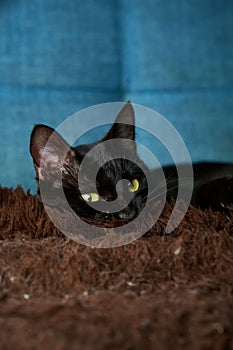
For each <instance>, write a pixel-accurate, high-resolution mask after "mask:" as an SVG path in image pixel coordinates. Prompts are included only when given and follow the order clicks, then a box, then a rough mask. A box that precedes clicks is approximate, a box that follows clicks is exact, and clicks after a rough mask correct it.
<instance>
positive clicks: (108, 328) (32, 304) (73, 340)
mask: <svg viewBox="0 0 233 350" xmlns="http://www.w3.org/2000/svg"><path fill="white" fill-rule="evenodd" d="M0 203H1V215H0V349H56V350H59V349H75V350H77V349H82V350H85V349H95V350H98V349H122V350H123V349H127V350H130V349H132V350H134V349H135V350H136V349H138V350H139V349H140V350H142V349H156V350H160V349H166V350H167V349H179V350H180V349H185V350H187V349H188V350H192V349H193V350H194V349H195V350H201V349H206V350H207V349H208V350H209V349H212V350H217V349H222V350H230V349H233V212H232V211H228V212H214V211H212V210H206V211H202V210H199V209H196V208H192V207H190V209H189V210H188V212H187V214H186V216H185V218H184V219H183V221H182V223H181V224H180V225H179V227H178V228H177V229H176V230H175V231H174V232H173V233H172V234H171V235H164V234H163V232H164V227H165V222H166V221H167V218H168V217H169V215H170V213H171V210H172V208H171V205H170V204H169V203H167V204H166V207H165V209H164V212H163V214H162V216H161V218H160V220H159V221H158V222H157V223H156V225H155V226H154V228H153V229H151V230H150V232H149V234H147V235H145V236H144V237H143V238H141V239H138V240H136V241H134V242H133V243H131V244H128V245H125V246H122V247H118V248H112V249H111V248H108V249H97V248H94V249H93V248H91V247H87V246H84V245H81V244H78V243H76V242H74V241H71V240H69V239H68V238H66V237H65V236H63V235H62V234H61V233H59V232H58V230H57V229H56V228H54V226H53V225H52V224H51V223H50V221H49V219H48V218H47V215H46V213H45V211H44V209H43V207H42V205H41V204H40V203H39V202H38V201H37V199H36V198H35V197H34V196H32V195H30V193H27V194H25V193H24V192H23V190H22V189H21V188H20V187H19V188H17V189H15V190H11V189H4V188H2V189H0Z"/></svg>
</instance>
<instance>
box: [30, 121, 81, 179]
mask: <svg viewBox="0 0 233 350" xmlns="http://www.w3.org/2000/svg"><path fill="white" fill-rule="evenodd" d="M48 141H49V142H48ZM30 153H31V156H32V158H33V162H34V167H35V170H36V175H37V179H38V180H45V179H49V177H50V175H51V171H54V170H55V171H56V170H62V169H63V168H64V167H66V166H67V165H68V164H69V162H70V160H71V158H72V157H74V155H75V152H74V150H73V149H72V147H71V146H70V145H69V144H68V143H67V142H66V141H65V140H64V139H63V137H62V136H61V135H60V134H59V133H57V132H56V131H55V130H54V129H52V128H50V127H49V126H47V125H43V124H39V125H36V126H35V127H34V129H33V131H32V133H31V139H30Z"/></svg>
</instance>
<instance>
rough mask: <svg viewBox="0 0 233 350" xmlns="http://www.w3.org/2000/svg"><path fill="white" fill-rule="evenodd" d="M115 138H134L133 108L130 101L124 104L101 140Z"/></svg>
mask: <svg viewBox="0 0 233 350" xmlns="http://www.w3.org/2000/svg"><path fill="white" fill-rule="evenodd" d="M115 138H124V139H129V140H133V141H134V140H135V117H134V109H133V106H132V104H131V103H130V102H126V103H125V104H124V106H123V107H122V109H121V110H120V112H119V113H118V115H117V117H116V119H115V122H114V124H113V125H112V127H111V129H110V130H109V132H108V133H107V135H106V136H105V137H104V139H103V141H105V140H109V139H115Z"/></svg>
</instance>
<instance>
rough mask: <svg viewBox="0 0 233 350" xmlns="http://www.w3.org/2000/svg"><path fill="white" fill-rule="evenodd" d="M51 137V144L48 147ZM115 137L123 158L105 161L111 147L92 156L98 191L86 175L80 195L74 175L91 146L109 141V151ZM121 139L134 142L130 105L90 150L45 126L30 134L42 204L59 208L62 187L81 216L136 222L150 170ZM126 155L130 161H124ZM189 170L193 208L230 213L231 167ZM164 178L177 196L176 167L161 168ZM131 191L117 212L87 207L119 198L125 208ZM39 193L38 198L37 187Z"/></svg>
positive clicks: (170, 192) (156, 194) (154, 173)
mask: <svg viewBox="0 0 233 350" xmlns="http://www.w3.org/2000/svg"><path fill="white" fill-rule="evenodd" d="M52 135H53V139H52V142H50V143H47V142H48V140H49V139H50V137H51V136H52ZM118 138H120V139H122V143H121V145H120V149H121V151H122V152H121V153H122V155H123V156H122V158H119V157H118V158H117V159H113V160H111V161H107V159H108V158H107V156H110V158H111V156H113V157H112V158H114V154H113V153H114V152H113V148H114V147H113V148H112V150H111V147H110V148H109V147H106V148H104V150H102V151H97V152H96V153H95V155H94V157H93V156H92V157H90V164H95V165H96V166H97V168H98V164H101V166H99V168H100V170H99V172H98V173H97V178H96V188H97V192H96V191H95V189H94V186H93V183H92V182H91V181H90V178H91V176H90V175H91V173H90V174H88V171H87V172H86V174H85V177H84V178H83V179H82V180H81V181H82V182H83V183H82V189H83V188H84V192H83V191H82V193H81V192H80V185H81V184H80V183H79V182H78V175H79V170H80V164H81V162H82V160H83V158H84V157H85V156H86V155H87V154H88V152H89V151H90V150H91V149H92V148H93V147H94V146H95V145H98V144H100V143H103V142H104V141H110V146H111V140H115V139H118ZM125 139H128V140H130V141H134V140H135V126H134V111H133V107H132V105H131V104H130V103H126V104H125V105H124V107H123V108H122V110H121V111H120V113H119V114H118V116H117V118H116V120H115V123H114V124H113V126H112V127H111V129H110V130H109V132H108V133H107V135H105V137H104V138H102V139H101V140H100V141H97V142H96V143H93V144H89V145H81V146H78V147H75V148H73V147H71V146H70V145H68V143H67V142H66V141H65V140H64V139H63V138H62V137H61V136H60V135H59V134H58V133H56V132H55V131H54V129H52V128H50V127H48V126H45V125H37V126H36V127H35V128H34V129H33V132H32V134H31V143H30V152H31V155H32V157H33V161H34V166H35V170H36V178H37V180H38V181H40V186H44V188H45V189H46V188H47V189H48V193H49V194H48V198H43V200H44V201H45V204H47V205H50V206H62V202H61V201H60V198H59V190H60V188H61V186H63V190H64V194H65V197H66V199H67V201H68V202H69V204H70V206H71V207H72V209H73V210H74V211H75V212H76V213H77V215H79V216H80V217H85V218H93V219H112V218H113V217H116V218H118V219H121V220H125V219H126V220H132V219H133V218H134V217H136V216H137V215H138V214H139V213H140V212H141V210H142V208H143V207H144V204H145V201H146V200H147V196H148V183H147V178H146V175H145V172H146V173H147V172H148V169H147V167H146V166H145V164H144V163H143V161H142V160H140V158H139V156H138V154H137V150H136V146H135V145H134V144H132V142H131V143H127V141H125ZM127 155H129V156H130V159H131V160H127ZM105 159H106V162H105ZM103 164H104V165H103ZM181 167H186V165H181ZM193 169H194V179H195V181H194V192H193V198H192V203H193V204H194V205H197V206H202V207H208V206H210V205H211V206H214V207H216V208H223V207H224V208H229V209H231V208H232V203H233V184H232V182H233V164H232V165H231V164H215V163H201V164H195V165H194V167H193ZM90 172H91V170H90ZM164 173H165V177H166V179H167V186H168V196H169V195H170V196H176V193H177V184H178V182H177V172H176V168H175V167H165V168H164ZM150 176H151V177H152V182H153V183H154V189H153V191H154V198H155V200H156V198H158V197H159V194H160V193H159V191H160V189H161V184H160V183H158V181H157V170H154V171H152V172H151V174H150ZM59 179H62V180H61V181H60V180H59ZM122 179H126V180H127V181H126V182H124V183H123V184H121V186H120V187H118V189H117V191H116V185H117V184H118V183H119V181H120V180H122ZM216 179H218V180H216ZM184 181H185V179H184ZM45 192H46V191H45ZM129 192H130V193H131V195H132V198H131V200H130V203H129V204H128V205H127V206H126V207H124V208H123V209H122V210H120V211H118V212H115V213H110V214H109V213H106V211H105V212H101V211H98V210H96V209H94V208H92V207H91V206H90V205H89V204H91V203H92V202H101V201H107V202H112V201H114V200H116V198H117V197H118V199H120V201H121V202H122V203H124V201H125V196H126V194H128V193H129ZM208 193H209V194H208ZM38 194H40V189H39V188H38ZM152 197H153V196H152ZM212 197H213V198H212ZM105 203H106V202H105Z"/></svg>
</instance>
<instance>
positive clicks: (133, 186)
mask: <svg viewBox="0 0 233 350" xmlns="http://www.w3.org/2000/svg"><path fill="white" fill-rule="evenodd" d="M138 189H139V181H138V180H137V179H133V180H132V181H130V182H129V192H136V191H137V190H138Z"/></svg>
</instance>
